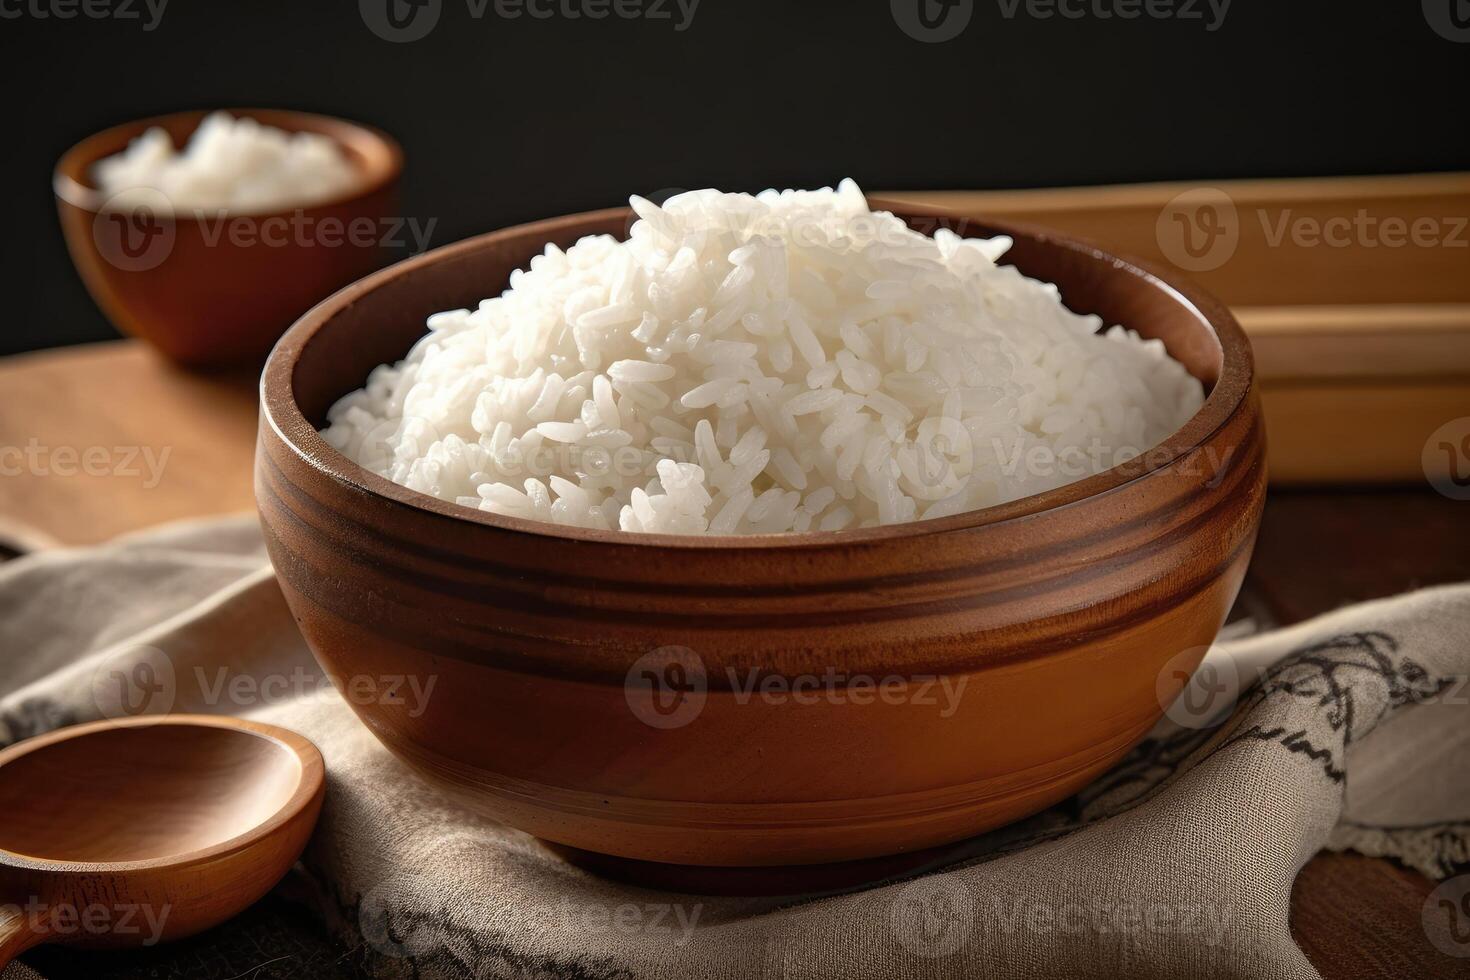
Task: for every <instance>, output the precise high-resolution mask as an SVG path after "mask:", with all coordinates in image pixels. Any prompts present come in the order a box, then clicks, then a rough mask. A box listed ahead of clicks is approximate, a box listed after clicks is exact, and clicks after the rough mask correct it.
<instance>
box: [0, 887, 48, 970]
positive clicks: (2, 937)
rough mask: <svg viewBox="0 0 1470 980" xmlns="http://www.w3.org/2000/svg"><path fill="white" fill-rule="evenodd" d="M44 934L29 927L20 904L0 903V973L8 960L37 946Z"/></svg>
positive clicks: (8, 962)
mask: <svg viewBox="0 0 1470 980" xmlns="http://www.w3.org/2000/svg"><path fill="white" fill-rule="evenodd" d="M44 938H45V936H43V935H42V934H41V933H40V932H38V931H36V930H34V929H32V928H31V924H30V923H29V922H27V921H26V913H25V909H24V907H23V906H21V905H4V904H0V973H3V972H5V968H6V967H7V966H9V965H10V961H11V960H13V959H15V958H16V957H17V956H19V955H20V954H21V953H24V952H25V951H26V950H28V949H30V948H31V947H32V946H37V945H39V944H40V943H41V940H43V939H44Z"/></svg>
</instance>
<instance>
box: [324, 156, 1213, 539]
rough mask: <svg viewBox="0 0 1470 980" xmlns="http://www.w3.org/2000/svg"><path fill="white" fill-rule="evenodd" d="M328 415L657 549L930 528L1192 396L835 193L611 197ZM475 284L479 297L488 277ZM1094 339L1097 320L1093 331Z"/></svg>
mask: <svg viewBox="0 0 1470 980" xmlns="http://www.w3.org/2000/svg"><path fill="white" fill-rule="evenodd" d="M632 206H633V209H634V211H635V213H636V214H637V215H638V220H637V221H636V222H634V223H633V224H632V226H631V228H630V230H629V234H628V236H627V238H626V240H624V241H619V240H618V239H616V238H614V237H612V236H610V235H597V236H588V237H586V238H584V239H582V240H580V241H578V242H577V243H576V244H574V245H573V246H572V247H571V248H569V249H567V250H566V251H563V250H562V249H561V248H559V247H557V246H556V245H555V244H550V245H547V247H546V249H545V251H544V252H543V253H542V254H540V255H538V256H536V257H535V258H533V259H532V260H531V262H530V263H529V267H528V268H525V269H521V270H518V271H516V272H513V273H512V274H511V276H510V282H509V288H508V289H506V290H505V291H504V292H503V293H501V294H500V295H498V296H495V297H493V298H489V299H486V300H484V301H483V302H481V303H480V304H479V306H478V308H476V309H475V310H473V311H471V310H452V311H447V312H442V313H438V314H436V315H434V316H432V317H430V318H429V321H428V325H429V328H430V330H429V333H428V334H427V335H425V336H424V337H423V338H422V339H421V340H420V341H419V342H418V343H417V344H416V345H415V346H414V348H413V350H412V351H410V352H409V354H408V356H407V357H406V358H405V359H403V360H402V361H399V362H398V363H396V364H393V365H384V366H382V367H379V368H377V369H376V370H374V371H373V372H372V374H371V375H370V376H369V378H368V381H367V384H366V385H365V387H363V388H362V389H359V390H358V391H355V392H353V393H351V394H349V395H347V396H345V397H344V398H342V399H341V400H340V401H338V402H337V403H336V405H334V406H333V407H332V409H331V411H330V412H329V413H328V419H329V421H330V425H329V426H328V428H327V429H326V430H325V432H324V433H323V434H324V437H325V438H326V440H327V442H329V443H330V444H331V445H333V446H334V447H336V448H337V449H339V450H341V451H342V452H344V453H345V454H347V455H348V456H349V457H351V458H352V459H354V460H356V461H357V462H358V463H359V464H360V465H362V466H364V467H365V468H367V469H370V470H372V471H373V472H375V473H378V474H380V475H382V476H385V477H387V478H388V479H391V480H393V481H394V482H395V483H399V484H401V485H403V486H405V487H408V488H410V489H413V490H417V491H419V492H422V493H427V494H431V495H433V496H435V497H438V498H440V499H443V500H449V501H455V502H457V503H460V504H463V505H466V506H470V507H475V508H478V509H480V510H484V511H487V512H489V513H493V514H500V515H504V516H507V517H516V518H526V519H532V520H541V521H549V522H553V523H556V524H561V525H570V526H574V527H584V528H595V529H602V530H622V531H643V532H664V533H681V534H702V533H709V534H761V533H780V532H788V531H796V532H803V531H838V530H844V529H849V528H860V527H876V526H879V525H886V524H897V523H903V522H908V521H915V520H921V519H930V518H936V517H945V516H949V515H952V514H956V513H960V512H963V511H970V510H977V509H980V508H983V507H988V506H992V505H995V504H1001V503H1006V502H1008V501H1011V500H1016V499H1018V498H1021V497H1025V496H1028V495H1031V494H1034V493H1038V492H1041V491H1043V490H1048V489H1051V488H1053V487H1056V486H1059V485H1062V484H1064V483H1067V482H1070V481H1072V480H1076V479H1080V478H1082V477H1085V476H1090V475H1093V474H1095V473H1099V472H1102V471H1104V470H1107V469H1109V468H1111V467H1113V466H1114V465H1117V464H1118V463H1121V462H1124V461H1126V460H1128V459H1131V458H1134V457H1136V456H1138V455H1140V454H1142V453H1144V452H1146V451H1147V450H1150V449H1152V448H1153V447H1154V446H1156V445H1157V444H1159V443H1160V442H1161V441H1163V439H1164V438H1165V437H1167V436H1168V435H1170V434H1171V433H1173V432H1175V431H1177V430H1178V429H1179V427H1180V426H1182V425H1183V424H1184V422H1185V421H1186V420H1188V419H1189V418H1190V417H1191V416H1193V415H1194V413H1195V412H1196V411H1198V409H1199V407H1200V405H1201V404H1202V402H1203V400H1204V390H1203V386H1202V385H1201V383H1200V382H1199V380H1198V379H1196V378H1194V377H1193V376H1191V375H1190V374H1189V373H1188V371H1186V370H1185V368H1184V367H1183V366H1182V365H1181V364H1179V363H1178V362H1177V361H1175V360H1173V359H1172V358H1170V357H1169V355H1168V353H1167V352H1166V351H1165V349H1164V345H1163V343H1162V342H1161V341H1159V340H1143V339H1142V338H1140V337H1139V335H1138V334H1137V333H1135V332H1133V331H1131V330H1128V329H1126V328H1124V327H1122V326H1109V325H1106V324H1104V323H1103V322H1102V320H1101V319H1100V318H1099V317H1097V316H1093V315H1081V314H1078V313H1074V312H1072V311H1071V310H1069V309H1068V308H1067V307H1066V306H1065V305H1063V303H1062V300H1061V297H1060V295H1059V293H1058V291H1057V289H1056V287H1055V286H1053V285H1051V284H1049V283H1045V282H1039V281H1037V280H1035V279H1030V278H1027V277H1026V276H1024V275H1022V274H1021V273H1020V272H1018V271H1017V270H1016V269H1014V268H1012V267H1010V266H1004V265H999V264H997V263H998V261H999V260H1001V259H1002V258H1003V256H1004V254H1005V252H1006V250H1007V249H1008V248H1009V247H1010V246H1011V241H1010V239H1008V238H1005V237H994V238H989V239H980V238H965V237H962V236H961V235H959V234H956V233H955V231H952V230H950V229H947V228H939V229H937V230H936V231H935V233H934V234H933V235H932V236H930V235H926V234H924V233H922V232H919V231H915V230H913V229H911V228H910V227H909V226H908V225H907V224H905V222H903V221H902V220H901V219H899V218H897V217H895V216H894V215H893V214H891V213H888V212H874V211H872V210H870V209H869V207H868V203H867V201H866V200H865V199H864V197H863V195H862V193H861V191H859V190H858V188H857V186H856V185H855V184H854V183H853V182H852V181H850V180H849V181H843V182H842V183H841V184H840V185H839V186H838V187H837V189H836V190H833V189H830V188H823V189H822V190H818V191H781V192H777V191H766V192H764V193H761V194H759V195H755V196H751V195H747V194H724V193H720V192H719V191H714V190H704V191H694V192H688V193H683V194H679V195H677V196H675V197H672V198H670V199H669V200H668V201H666V202H665V203H664V204H663V205H662V206H659V205H655V204H653V203H651V202H649V201H646V200H643V199H641V198H636V197H635V198H633V200H632ZM487 285H488V284H487ZM1104 327H1107V329H1103V328H1104Z"/></svg>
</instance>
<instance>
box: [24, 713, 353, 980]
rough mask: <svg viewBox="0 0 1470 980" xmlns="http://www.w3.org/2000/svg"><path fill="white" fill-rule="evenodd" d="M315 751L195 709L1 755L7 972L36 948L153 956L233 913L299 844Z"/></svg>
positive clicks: (88, 728)
mask: <svg viewBox="0 0 1470 980" xmlns="http://www.w3.org/2000/svg"><path fill="white" fill-rule="evenodd" d="M325 787H326V780H325V769H324V766H323V763H322V757H321V753H320V752H318V751H317V749H316V746H314V745H312V744H311V743H310V742H308V741H307V740H306V739H305V738H302V737H301V736H300V735H297V734H295V733H294V732H288V731H286V730H284V729H281V728H276V727H274V726H271V725H262V724H259V723H257V722H251V721H242V720H240V719H237V718H215V717H207V716H203V715H171V716H145V717H140V718H131V719H126V720H120V721H105V722H98V723H95V724H89V725H78V726H76V727H74V728H65V729H62V730H60V731H57V732H53V733H51V734H49V735H42V736H40V737H38V738H33V739H30V740H28V741H25V742H21V743H19V744H17V745H13V746H11V747H10V748H8V749H6V750H4V751H3V752H0V970H3V969H4V968H5V965H6V964H7V963H9V962H10V961H11V960H12V959H14V958H15V957H16V956H17V955H18V954H20V953H21V952H23V951H24V950H27V949H29V948H31V947H32V946H36V945H39V944H41V943H47V942H54V943H65V944H69V945H76V946H85V947H91V948H121V947H129V946H151V945H153V944H154V943H157V942H160V941H167V940H173V939H179V938H182V937H184V936H189V935H193V934H194V933H196V932H200V931H202V930H204V929H208V928H209V927H211V926H214V925H217V924H219V923H220V922H223V921H225V920H226V919H228V918H230V917H232V916H234V915H236V914H238V913H239V912H241V911H243V910H244V909H245V908H246V907H248V906H249V905H250V904H251V903H253V902H255V901H256V900H257V899H259V898H260V897H261V896H263V895H264V894H265V893H266V892H267V891H269V890H270V889H271V887H272V886H273V885H275V883H276V882H277V881H279V880H280V879H281V877H282V876H283V875H285V873H286V872H287V871H288V870H289V869H290V867H291V865H292V864H294V863H295V861H296V859H297V858H298V857H299V856H300V855H301V851H302V849H303V848H304V847H305V846H306V840H307V838H308V837H309V836H310V835H311V831H312V828H313V826H315V824H316V819H317V816H318V815H319V814H320V812H321V805H322V795H323V792H324V791H325Z"/></svg>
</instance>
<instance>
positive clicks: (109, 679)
mask: <svg viewBox="0 0 1470 980" xmlns="http://www.w3.org/2000/svg"><path fill="white" fill-rule="evenodd" d="M1208 663H1209V664H1210V665H1211V667H1210V669H1209V670H1208V671H1204V672H1202V677H1203V676H1204V675H1208V677H1206V678H1205V680H1206V681H1208V683H1206V684H1205V687H1203V688H1202V689H1201V691H1200V692H1195V693H1202V694H1213V695H1214V698H1215V701H1216V702H1217V704H1216V705H1215V707H1216V708H1218V704H1224V705H1225V712H1224V714H1223V715H1222V716H1220V717H1216V718H1214V721H1215V722H1217V723H1214V724H1206V723H1205V721H1204V720H1203V719H1204V718H1205V717H1206V716H1207V715H1208V714H1210V711H1209V710H1207V708H1206V707H1200V706H1201V705H1205V704H1206V702H1205V701H1203V700H1200V699H1196V700H1194V701H1192V702H1191V704H1192V705H1193V706H1194V707H1187V708H1186V709H1183V710H1176V711H1175V712H1173V715H1174V716H1175V717H1174V720H1168V719H1166V720H1165V721H1164V722H1162V723H1161V724H1160V725H1159V727H1158V728H1157V730H1156V731H1154V732H1153V733H1152V735H1151V736H1150V738H1149V739H1148V740H1147V741H1146V742H1145V743H1144V744H1143V745H1141V746H1140V747H1139V748H1138V749H1137V750H1136V751H1135V752H1133V753H1132V754H1131V755H1130V756H1129V757H1128V758H1127V759H1126V760H1125V762H1124V763H1123V764H1122V765H1120V766H1119V767H1118V768H1117V769H1116V770H1115V771H1113V772H1112V773H1109V774H1108V775H1107V776H1105V777H1104V778H1102V779H1101V780H1099V781H1098V782H1097V783H1096V784H1095V785H1093V786H1091V787H1089V788H1088V789H1087V790H1086V791H1084V792H1083V793H1081V794H1079V795H1078V796H1077V797H1076V798H1074V799H1072V800H1069V801H1067V802H1066V803H1065V804H1063V805H1060V806H1057V807H1054V808H1053V809H1051V810H1049V811H1047V812H1045V813H1042V814H1039V815H1037V816H1035V817H1033V818H1031V819H1028V820H1025V821H1023V822H1021V823H1020V824H1017V825H1014V826H1012V827H1009V828H1006V829H1003V830H1000V831H997V832H994V833H991V834H988V835H986V836H984V837H981V838H979V839H977V840H976V841H974V842H973V843H972V844H971V845H970V846H968V847H967V848H966V849H965V855H966V856H965V859H964V860H963V861H962V862H961V863H959V864H956V865H952V866H950V867H949V868H947V869H944V870H941V871H936V872H934V873H930V874H927V875H923V876H919V877H915V878H911V879H909V880H907V881H900V882H896V883H892V884H886V885H882V886H877V887H871V888H868V889H866V890H861V891H856V892H850V893H845V894H838V895H829V896H825V897H815V898H807V899H802V900H793V899H789V898H787V899H780V900H773V899H748V898H746V899H731V898H710V897H699V896H691V895H678V894H670V893H663V892H658V891H653V890H647V889H643V888H639V887H635V886H633V885H628V884H619V883H615V882H612V881H608V880H604V879H601V878H598V877H595V876H593V875H591V874H588V873H586V872H583V871H580V870H577V869H576V868H573V867H570V866H568V865H567V864H565V863H563V862H562V861H560V860H559V859H557V858H556V857H553V856H552V855H551V854H550V853H549V852H547V851H546V850H544V849H543V848H541V847H540V846H539V845H538V844H537V843H536V842H534V841H533V840H531V839H529V838H528V837H526V836H524V835H522V834H520V833H517V832H515V831H512V830H509V829H507V828H504V827H501V826H498V825H496V824H495V823H492V822H490V821H488V820H485V819H482V818H479V817H476V816H474V815H473V814H471V813H468V812H466V811H464V810H462V809H459V808H457V807H456V806H455V805H453V804H452V803H450V802H448V801H447V800H446V799H444V798H442V797H441V796H440V795H438V794H437V793H436V791H435V790H434V789H433V788H431V787H429V786H427V785H425V784H423V783H421V782H420V781H419V780H418V779H417V778H415V777H414V776H413V775H412V774H411V773H410V772H409V771H408V770H406V769H405V768H404V767H403V766H402V765H400V764H399V763H398V762H397V761H396V760H395V759H394V758H393V757H391V756H390V755H389V754H388V753H387V752H386V751H385V750H384V749H383V748H382V747H380V746H379V744H378V743H377V742H376V741H375V740H374V739H373V737H372V736H371V735H370V734H369V733H368V732H367V730H366V729H365V728H364V727H363V726H362V725H360V724H359V723H358V722H357V721H356V720H355V717H354V716H353V714H352V713H351V711H350V710H349V709H348V708H347V707H346V706H345V705H344V703H343V701H342V700H341V698H340V697H339V696H338V695H337V694H336V693H335V692H334V691H333V690H332V689H331V688H330V686H328V685H327V684H326V683H325V681H323V679H322V677H321V675H320V673H319V672H318V669H317V667H316V665H315V662H314V661H313V660H312V658H311V655H310V654H309V652H308V651H307V649H306V648H305V646H304V644H303V642H302V640H301V638H300V636H299V635H298V633H297V631H296V628H295V626H294V624H293V622H292V618H291V615H290V613H289V612H288V610H287V609H286V606H285V604H284V602H283V601H282V598H281V595H280V593H279V591H278V590H277V588H276V585H275V582H274V579H273V578H272V575H271V572H270V568H269V565H268V563H267V562H266V560H265V557H264V553H263V550H262V545H261V539H260V535H259V532H258V530H257V528H256V526H255V523H254V521H253V520H252V519H250V518H241V519H231V520H226V521H215V522H205V523H190V524H182V525H174V526H170V527H166V528H162V529H159V530H155V531H151V532H149V533H145V534H139V535H134V536H130V537H127V538H124V539H120V540H118V541H116V542H114V543H112V544H109V545H107V546H104V547H97V548H89V549H75V550H68V549H57V550H50V551H44V552H40V553H37V554H34V555H30V556H27V557H23V558H20V559H17V560H15V561H12V562H9V563H7V564H5V565H3V566H0V745H4V744H8V743H10V742H14V741H16V740H19V739H23V738H26V737H28V736H31V735H36V734H38V733H41V732H44V731H47V730H50V729H53V728H56V727H59V726H62V725H67V724H71V723H75V722H81V721H86V720H90V719H95V718H97V717H99V716H101V715H103V714H117V713H120V712H126V711H138V710H144V711H176V712H184V711H189V712H230V713H238V714H247V715H249V716H251V717H255V718H259V719H261V720H265V721H269V722H273V723H276V724H280V725H285V726H288V727H290V728H294V729H296V730H298V731H300V732H302V733H304V734H305V735H307V736H308V737H310V738H311V739H313V740H314V741H315V742H316V744H317V745H318V746H320V747H321V749H322V752H323V753H324V754H325V756H326V759H327V766H328V770H329V773H330V787H329V792H328V796H327V802H326V806H325V810H324V813H323V816H322V822H321V825H320V827H319V829H318V831H317V834H316V836H315V838H314V840H313V842H312V844H311V846H310V847H309V849H308V852H307V855H306V857H305V859H304V862H305V866H306V869H307V870H308V872H309V873H310V874H311V875H312V876H313V877H314V878H315V879H316V880H317V881H318V882H319V883H320V886H321V888H320V890H321V894H322V896H323V902H322V905H323V908H322V911H323V914H324V915H325V916H326V920H327V922H328V923H329V925H331V926H332V927H333V928H334V929H336V930H337V931H338V932H339V934H340V935H341V936H343V937H344V938H345V939H346V940H347V941H348V942H350V943H353V944H354V945H356V946H361V947H364V949H363V950H362V953H363V956H364V959H365V961H366V962H367V963H368V967H369V969H370V970H371V971H372V972H373V973H374V975H377V976H383V977H418V978H441V977H445V978H466V977H477V978H478V977H507V978H530V977H548V978H583V980H601V978H643V977H649V978H665V977H667V978H679V980H683V978H686V977H695V976H700V977H718V978H725V977H728V978H741V980H744V978H760V977H768V978H793V980H795V978H819V977H823V978H824V977H856V978H868V977H871V978H882V980H892V978H904V977H946V978H950V977H953V978H979V977H985V978H991V980H997V978H1017V980H1020V978H1025V980H1037V978H1047V977H1068V978H1077V977H1097V978H1109V980H1111V978H1116V977H1161V978H1163V977H1167V978H1171V980H1173V978H1182V977H1252V978H1254V977H1271V978H1282V977H1315V976H1317V974H1316V973H1315V971H1314V970H1313V969H1312V967H1311V966H1310V964H1309V963H1308V962H1307V960H1306V958H1305V957H1304V956H1303V955H1302V953H1301V952H1300V950H1299V949H1298V948H1297V946H1296V945H1295V944H1294V943H1293V942H1292V939H1291V936H1290V933H1289V930H1288V922H1287V914H1288V901H1289V895H1290V891H1291V884H1292V880H1293V879H1294V878H1295V876H1296V874H1297V872H1298V870H1299V869H1300V868H1301V866H1302V865H1303V864H1304V863H1305V862H1306V861H1307V859H1308V858H1310V857H1311V856H1312V854H1314V853H1315V852H1317V851H1318V850H1320V849H1322V848H1324V847H1327V848H1333V849H1341V848H1355V849H1357V850H1360V851H1363V852H1365V853H1368V854H1374V855H1388V856H1392V857H1396V858H1398V859H1400V860H1402V861H1404V862H1406V863H1407V864H1409V865H1411V866H1413V867H1415V868H1418V869H1419V870H1421V871H1423V872H1424V873H1425V874H1427V875H1430V876H1431V877H1434V878H1439V879H1445V884H1444V885H1442V886H1441V888H1440V892H1445V891H1446V889H1449V891H1451V892H1453V891H1454V890H1455V889H1456V888H1459V890H1460V891H1465V890H1466V889H1465V888H1463V887H1461V885H1462V884H1463V885H1470V876H1465V875H1464V872H1466V871H1470V865H1467V861H1470V846H1467V845H1470V822H1467V820H1470V770H1467V766H1466V758H1467V756H1466V750H1467V748H1470V687H1467V685H1466V684H1465V678H1466V675H1467V674H1470V587H1463V586H1457V587H1448V588H1439V589H1433V590H1428V591H1423V592H1418V593H1415V594H1412V595H1408V596H1405V597H1402V598H1398V599H1394V600H1389V601H1382V602H1374V603H1370V604H1367V605H1363V606H1358V607H1355V608H1350V609H1345V610H1342V611H1340V612H1337V613H1334V614H1332V615H1329V616H1325V617H1323V618H1321V619H1318V620H1315V621H1312V622H1309V623H1306V624H1303V625H1300V626H1297V627H1293V628H1291V629H1285V630H1281V631H1278V632H1274V633H1269V634H1263V635H1259V636H1256V637H1251V638H1247V639H1243V640H1237V641H1230V642H1227V643H1223V644H1221V645H1219V646H1217V647H1216V648H1215V650H1214V651H1212V653H1211V655H1210V659H1209V661H1208ZM140 665H146V666H142V667H140ZM140 670H141V671H142V673H141V674H140V673H139V671H140ZM119 677H121V678H124V679H126V678H139V677H142V678H146V679H147V680H148V683H147V684H146V685H144V686H142V687H140V689H139V690H138V691H136V692H132V693H129V692H128V691H127V690H126V689H127V687H128V685H127V684H117V683H115V682H116V681H117V679H118V678H119ZM1237 681H1238V684H1237V683H1235V682H1237ZM1222 692H1223V693H1222ZM1236 695H1238V697H1237V696H1236ZM430 696H431V695H430ZM124 701H126V702H127V703H124ZM1196 709H1198V713H1197V714H1191V712H1192V711H1195V710H1196ZM731 751H739V747H738V746H731ZM0 819H3V816H0ZM1457 875H1458V876H1459V877H1457ZM1450 897H1451V899H1453V900H1454V901H1458V897H1459V896H1458V892H1455V894H1453V895H1451V896H1450ZM1431 898H1434V896H1431ZM1464 907H1465V908H1466V909H1467V910H1470V900H1466V904H1465V906H1464ZM1445 908H1446V909H1448V908H1449V906H1448V905H1446V906H1445ZM1447 914H1449V915H1450V918H1448V919H1446V920H1445V921H1444V922H1443V923H1441V922H1440V921H1439V919H1438V918H1437V915H1438V913H1435V912H1434V906H1433V903H1426V911H1425V937H1424V941H1426V942H1434V943H1435V944H1436V945H1439V946H1440V948H1441V949H1443V950H1445V951H1446V952H1447V953H1453V952H1459V953H1463V954H1467V955H1470V936H1464V935H1461V932H1460V931H1457V927H1458V930H1463V929H1464V927H1465V923H1462V922H1459V921H1458V920H1456V919H1454V918H1453V914H1452V913H1447ZM1413 938H1414V939H1415V940H1417V939H1418V937H1413ZM1461 940H1463V943H1464V945H1463V947H1462V946H1457V945H1456V943H1457V942H1459V941H1461ZM1466 963H1467V967H1470V959H1467V960H1466ZM22 970H24V968H17V969H16V970H15V972H14V974H13V975H14V976H17V977H18V976H22V975H23V974H22V972H21V971H22ZM11 977H12V974H10V973H7V974H6V980H11Z"/></svg>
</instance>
